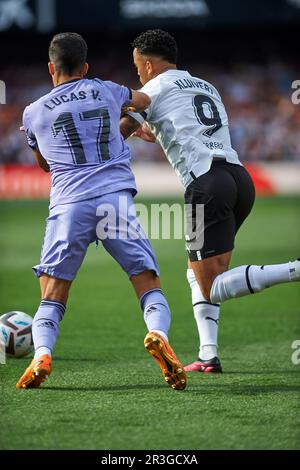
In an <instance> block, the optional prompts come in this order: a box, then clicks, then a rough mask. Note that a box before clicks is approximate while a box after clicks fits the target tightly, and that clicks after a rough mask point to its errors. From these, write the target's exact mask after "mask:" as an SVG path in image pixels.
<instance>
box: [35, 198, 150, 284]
mask: <svg viewBox="0 0 300 470" xmlns="http://www.w3.org/2000/svg"><path fill="white" fill-rule="evenodd" d="M98 240H99V241H101V243H102V245H103V246H104V248H105V249H106V250H107V251H108V252H109V254H110V255H111V256H112V257H113V258H114V259H115V260H116V261H117V262H118V263H119V264H120V266H121V267H122V268H123V269H124V271H126V273H127V274H128V277H129V278H130V277H131V276H133V275H136V274H140V273H142V272H143V271H146V270H153V271H154V272H155V273H156V275H157V276H159V270H158V266H157V262H156V258H155V255H154V252H153V249H152V246H151V245H150V242H149V240H148V238H147V236H146V234H145V233H144V231H143V229H142V228H141V226H140V225H139V222H138V219H137V217H136V212H135V207H134V202H133V196H132V194H131V192H130V191H119V192H116V193H111V194H105V195H103V196H99V197H97V198H93V199H88V200H86V201H79V202H74V203H70V204H60V205H56V206H54V207H53V208H51V209H50V213H49V217H48V218H47V221H46V233H45V238H44V243H43V247H42V253H41V261H40V264H38V265H36V266H34V267H33V270H34V271H35V274H36V275H37V276H38V277H39V276H41V274H43V273H46V274H48V275H49V276H53V277H56V278H59V279H65V280H68V281H72V280H73V279H74V278H75V277H76V274H77V271H78V269H79V268H80V266H81V263H82V261H83V259H84V257H85V254H86V251H87V249H88V246H89V245H90V243H93V242H97V241H98Z"/></svg>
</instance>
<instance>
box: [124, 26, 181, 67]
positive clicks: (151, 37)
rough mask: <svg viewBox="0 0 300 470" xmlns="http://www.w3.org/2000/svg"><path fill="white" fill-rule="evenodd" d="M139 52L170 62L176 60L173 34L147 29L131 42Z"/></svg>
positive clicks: (175, 45) (173, 62)
mask: <svg viewBox="0 0 300 470" xmlns="http://www.w3.org/2000/svg"><path fill="white" fill-rule="evenodd" d="M132 47H133V48H136V49H137V50H138V51H139V53H140V54H143V55H152V56H157V57H160V58H161V59H164V60H167V61H168V62H170V63H171V64H176V62H177V44H176V41H175V39H174V38H173V36H171V34H169V33H167V32H166V31H163V30H161V29H149V30H148V31H145V32H144V33H141V34H140V35H139V36H138V37H137V38H136V39H135V40H134V41H133V43H132Z"/></svg>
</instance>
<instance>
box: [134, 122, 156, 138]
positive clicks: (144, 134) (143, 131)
mask: <svg viewBox="0 0 300 470" xmlns="http://www.w3.org/2000/svg"><path fill="white" fill-rule="evenodd" d="M131 137H139V138H140V139H142V140H144V141H145V142H156V138H155V136H154V134H152V132H151V131H150V129H149V126H148V125H147V124H146V123H145V122H144V123H143V124H142V125H141V126H140V127H139V128H138V129H137V130H136V131H135V132H133V133H132V134H131Z"/></svg>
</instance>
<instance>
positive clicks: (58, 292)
mask: <svg viewBox="0 0 300 470" xmlns="http://www.w3.org/2000/svg"><path fill="white" fill-rule="evenodd" d="M71 284H72V281H66V280H65V279H58V278H56V277H52V276H48V275H47V274H43V275H42V276H41V277H40V287H41V297H42V299H48V300H57V301H58V302H62V303H64V304H66V303H67V300H68V294H69V289H70V287H71Z"/></svg>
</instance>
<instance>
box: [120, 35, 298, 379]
mask: <svg viewBox="0 0 300 470" xmlns="http://www.w3.org/2000/svg"><path fill="white" fill-rule="evenodd" d="M132 46H133V48H134V49H133V60H134V64H135V66H136V69H137V73H138V75H139V77H140V81H141V83H142V85H143V87H142V89H141V91H143V92H144V93H146V94H147V95H148V96H150V98H151V105H150V106H149V108H147V109H146V110H145V111H144V112H143V113H128V114H127V115H125V116H124V117H122V119H121V124H120V125H121V132H122V134H123V136H124V137H125V138H127V137H129V136H130V135H132V134H133V135H135V136H138V137H140V138H142V139H144V140H146V141H149V142H157V143H159V144H160V145H161V147H162V148H163V150H164V152H165V154H166V157H167V159H168V160H169V162H170V163H171V165H172V166H173V168H174V170H175V172H176V173H177V175H178V176H179V178H180V179H181V181H182V184H183V186H184V188H185V203H186V204H189V205H190V206H191V207H192V211H191V213H190V215H189V213H187V215H188V226H190V228H191V231H189V232H188V233H187V234H186V239H187V251H188V257H189V260H188V269H187V279H188V282H189V284H190V287H191V293H192V303H193V310H194V316H195V320H196V323H197V327H198V332H199V338H200V347H199V354H198V358H197V360H196V361H195V362H193V363H192V364H190V365H188V366H186V367H185V370H186V371H189V372H191V371H200V372H206V373H208V372H222V367H221V363H220V360H219V358H218V353H217V346H218V322H219V315H220V304H221V303H222V302H224V301H225V300H228V299H231V298H234V297H241V296H244V295H248V294H254V293H256V292H260V291H261V290H263V289H265V288H266V287H270V286H273V285H275V284H279V283H283V282H289V281H299V280H300V259H298V260H296V261H293V262H288V263H285V264H279V265H262V266H255V265H250V264H249V265H246V266H238V267H236V268H233V269H230V270H229V264H230V259H231V255H232V250H233V248H234V239H235V235H236V233H237V231H238V229H239V228H240V226H241V225H242V223H243V222H244V220H245V219H246V217H247V216H248V215H249V213H250V211H251V209H252V206H253V203H254V199H255V191H254V186H253V183H252V180H251V178H250V175H249V174H248V172H247V171H246V169H245V168H244V167H243V165H242V163H241V162H240V161H239V158H238V155H237V153H236V151H235V150H234V149H233V148H232V146H231V141H230V134H229V127H228V118H227V114H226V110H225V107H224V105H223V103H222V100H221V97H220V95H219V93H218V91H217V90H216V88H215V87H214V86H213V85H211V84H210V83H208V82H206V81H205V80H203V79H199V78H197V77H193V76H191V75H190V74H189V72H187V71H185V70H178V69H177V67H176V61H177V45H176V41H175V39H174V38H173V37H172V36H171V35H170V34H169V33H167V32H165V31H162V30H158V29H157V30H148V31H146V32H144V33H142V34H140V35H139V36H138V37H137V38H136V39H135V40H134V42H133V44H132ZM199 205H204V221H203V223H201V220H197V217H196V214H197V207H199Z"/></svg>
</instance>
